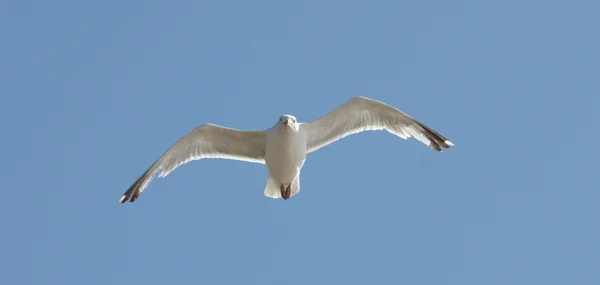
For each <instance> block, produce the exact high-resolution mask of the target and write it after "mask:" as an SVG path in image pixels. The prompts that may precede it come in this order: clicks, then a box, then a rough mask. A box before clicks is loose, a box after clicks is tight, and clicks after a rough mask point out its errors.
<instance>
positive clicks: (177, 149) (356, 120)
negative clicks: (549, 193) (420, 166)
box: [119, 97, 454, 203]
mask: <svg viewBox="0 0 600 285" xmlns="http://www.w3.org/2000/svg"><path fill="white" fill-rule="evenodd" d="M375 130H386V131H388V132H390V133H392V134H394V135H396V136H398V137H401V138H403V139H408V138H410V137H414V138H415V139H417V140H419V141H421V142H422V143H424V144H426V145H427V146H429V147H430V148H431V149H433V150H434V151H437V152H441V151H442V148H446V149H447V148H450V147H451V146H454V144H452V142H450V141H449V140H448V139H446V138H445V137H444V136H442V135H440V134H438V133H437V132H435V131H434V130H432V129H430V128H429V127H427V126H425V125H424V124H422V123H420V122H418V121H417V120H415V119H413V118H411V117H410V116H408V115H406V114H405V113H403V112H401V111H400V110H398V109H396V108H394V107H392V106H390V105H388V104H385V103H383V102H380V101H377V100H374V99H370V98H366V97H355V98H352V99H350V100H349V101H347V102H346V103H344V104H343V105H341V106H339V107H338V108H336V109H334V110H333V111H331V112H329V113H328V114H326V115H325V116H323V117H320V118H318V119H316V120H313V121H310V122H307V123H299V122H298V121H296V117H294V116H292V115H282V116H280V117H279V120H278V121H277V122H276V123H275V124H274V125H273V126H272V127H271V128H269V129H266V130H262V131H244V130H237V129H233V128H227V127H223V126H219V125H215V124H210V123H206V124H203V125H201V126H199V127H197V128H195V129H194V130H192V131H191V132H190V133H188V134H187V135H185V136H183V137H182V138H181V139H179V141H177V142H176V143H175V144H173V145H172V146H171V147H170V148H169V149H168V150H167V151H166V152H165V153H164V154H163V155H161V156H160V157H159V158H158V159H157V160H156V161H155V162H154V163H152V165H150V167H148V169H147V170H146V171H145V172H144V173H143V174H142V175H141V176H140V177H139V178H138V179H137V180H136V181H135V182H134V183H133V184H132V185H131V187H129V189H127V191H125V193H124V194H123V196H121V198H120V199H119V202H120V203H125V202H127V201H129V202H134V201H135V200H136V199H137V198H138V197H139V196H140V194H142V192H144V190H145V189H146V187H148V184H150V182H151V181H152V179H153V178H154V176H155V175H156V174H157V173H158V172H159V171H160V173H159V175H158V176H159V177H161V178H162V177H166V176H167V175H169V173H171V172H172V171H173V170H175V169H176V168H177V167H179V166H181V165H183V164H185V163H188V162H190V161H192V160H199V159H203V158H222V159H233V160H240V161H246V162H253V163H260V164H266V166H267V170H268V174H269V177H268V179H267V183H266V186H265V189H264V194H265V196H267V197H270V198H273V199H278V198H283V199H284V200H288V199H289V198H290V197H292V196H294V195H296V194H298V192H300V170H301V169H302V166H303V165H304V162H305V161H306V155H307V154H308V153H311V152H314V151H316V150H318V149H320V148H322V147H324V146H326V145H329V144H331V143H333V142H335V141H337V140H339V139H341V138H343V137H346V136H348V135H351V134H356V133H360V132H363V131H375Z"/></svg>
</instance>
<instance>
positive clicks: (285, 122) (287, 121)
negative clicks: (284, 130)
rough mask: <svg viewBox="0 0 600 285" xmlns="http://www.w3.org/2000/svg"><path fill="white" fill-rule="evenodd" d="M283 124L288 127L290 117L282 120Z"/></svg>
mask: <svg viewBox="0 0 600 285" xmlns="http://www.w3.org/2000/svg"><path fill="white" fill-rule="evenodd" d="M283 124H284V125H285V126H288V127H289V126H290V119H287V120H285V121H284V122H283Z"/></svg>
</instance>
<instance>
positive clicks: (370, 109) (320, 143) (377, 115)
mask: <svg viewBox="0 0 600 285" xmlns="http://www.w3.org/2000/svg"><path fill="white" fill-rule="evenodd" d="M300 130H301V131H302V132H303V133H304V136H305V138H306V146H307V149H308V152H313V151H315V150H317V149H319V148H321V147H324V146H326V145H328V144H330V143H332V142H334V141H337V140H339V139H341V138H343V137H345V136H348V135H351V134H356V133H359V132H363V131H374V130H386V131H388V132H390V133H392V134H394V135H397V136H399V137H401V138H403V139H407V138H409V137H411V136H412V137H415V138H416V139H417V140H419V141H421V142H423V143H424V144H426V145H428V146H429V147H430V148H431V149H433V150H435V151H442V148H450V146H453V144H452V142H450V141H449V140H448V139H446V138H445V137H443V136H442V135H440V134H438V133H437V132H435V131H434V130H432V129H430V128H429V127H427V126H425V125H423V124H422V123H420V122H418V121H417V120H415V119H413V118H411V117H409V116H408V115H406V114H404V113H403V112H401V111H400V110H398V109H396V108H394V107H392V106H390V105H387V104H385V103H383V102H379V101H376V100H373V99H370V98H365V97H355V98H352V99H351V100H349V101H348V102H346V103H344V104H343V105H342V106H340V107H338V108H337V109H335V110H333V111H331V112H330V113H328V114H327V115H325V116H323V117H321V118H319V119H317V120H314V121H311V122H308V123H305V124H302V125H300Z"/></svg>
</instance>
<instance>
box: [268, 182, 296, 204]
mask: <svg viewBox="0 0 600 285" xmlns="http://www.w3.org/2000/svg"><path fill="white" fill-rule="evenodd" d="M291 190H292V192H291V193H290V197H292V196H294V195H296V194H298V192H300V176H298V177H296V180H295V181H294V183H292V189H291ZM265 196H267V197H269V198H273V199H278V198H281V184H279V183H278V182H276V181H275V180H274V179H272V178H271V177H269V179H267V185H266V186H265Z"/></svg>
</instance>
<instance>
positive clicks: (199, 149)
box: [119, 124, 267, 203]
mask: <svg viewBox="0 0 600 285" xmlns="http://www.w3.org/2000/svg"><path fill="white" fill-rule="evenodd" d="M266 141H267V133H266V132H265V131H241V130H236V129H231V128H226V127H222V126H218V125H214V124H204V125H201V126H199V127H197V128H196V129H194V130H193V131H191V132H190V133H188V134H187V135H185V136H184V137H182V138H181V139H180V140H179V141H177V142H176V143H175V144H174V145H173V146H171V148H169V149H168V150H167V151H166V152H165V153H164V154H163V155H162V156H160V157H159V158H158V159H157V160H156V161H155V162H154V163H153V164H152V165H150V167H149V168H148V169H147V170H146V171H145V172H144V173H143V174H142V175H141V176H140V177H139V178H138V179H137V180H136V181H135V182H134V183H133V185H131V187H129V189H127V191H125V193H124V194H123V196H121V199H119V202H121V203H125V202H127V201H129V202H134V201H135V200H136V199H137V198H138V197H139V196H140V194H141V193H142V192H143V191H144V189H146V187H147V186H148V184H150V182H151V181H152V179H153V178H154V176H155V175H156V173H157V172H158V171H159V170H162V171H161V173H160V174H159V177H165V176H167V175H169V173H171V172H172V171H173V170H175V168H177V167H178V166H180V165H182V164H185V163H188V162H190V161H192V160H198V159H202V158H224V159H234V160H241V161H248V162H254V163H265V160H264V156H265V148H266Z"/></svg>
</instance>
